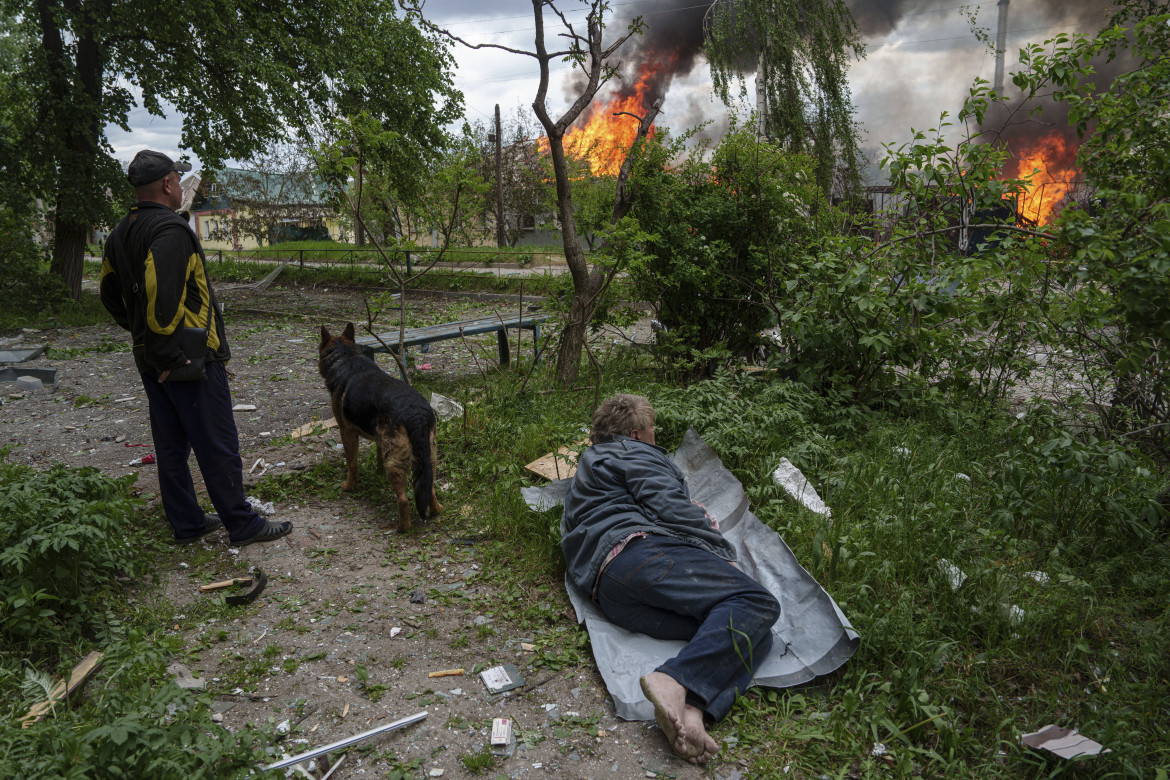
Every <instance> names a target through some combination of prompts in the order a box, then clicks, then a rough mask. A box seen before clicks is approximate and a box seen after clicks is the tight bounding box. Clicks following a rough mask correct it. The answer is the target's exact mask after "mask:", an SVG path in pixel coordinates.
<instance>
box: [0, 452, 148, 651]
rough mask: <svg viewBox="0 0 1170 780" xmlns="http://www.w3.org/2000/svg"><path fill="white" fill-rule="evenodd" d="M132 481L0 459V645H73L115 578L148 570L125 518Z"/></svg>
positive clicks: (95, 624) (95, 620)
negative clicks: (35, 466) (37, 466)
mask: <svg viewBox="0 0 1170 780" xmlns="http://www.w3.org/2000/svg"><path fill="white" fill-rule="evenodd" d="M134 479H135V477H134V476H133V475H127V476H124V477H119V478H116V479H111V478H109V477H106V476H103V475H102V474H101V473H100V472H98V471H97V469H93V468H83V469H80V470H74V469H71V468H69V467H68V466H65V465H63V464H55V465H53V466H52V467H50V468H49V469H47V470H45V471H38V470H36V469H34V468H32V467H30V466H25V465H20V464H15V463H12V462H11V461H8V460H3V461H0V641H2V642H3V643H4V645H5V646H7V647H24V648H26V649H27V650H31V651H33V652H34V653H36V652H41V651H45V650H52V649H53V648H56V647H60V646H64V645H69V644H74V643H76V642H78V641H80V640H81V639H82V638H83V637H85V636H89V635H92V634H93V633H94V631H95V630H96V629H98V628H100V627H101V626H102V622H103V620H104V615H105V614H106V610H105V608H104V607H103V606H102V602H103V600H104V599H105V598H106V597H108V596H109V595H110V593H111V592H112V590H113V589H114V588H115V587H116V582H115V580H116V578H117V577H119V576H122V575H128V576H132V577H133V576H139V575H142V574H144V573H146V571H147V570H148V567H149V559H148V558H147V557H146V556H143V555H142V550H143V548H144V547H146V546H147V544H148V542H147V539H146V537H145V535H144V534H143V532H142V531H140V530H139V529H137V528H135V527H134V526H133V525H132V523H131V518H132V516H133V515H134V514H135V512H136V510H137V508H138V507H139V506H141V505H142V503H143V502H142V501H141V500H140V499H136V498H134V497H132V496H131V494H130V488H131V485H132V484H133V482H134Z"/></svg>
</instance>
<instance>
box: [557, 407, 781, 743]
mask: <svg viewBox="0 0 1170 780" xmlns="http://www.w3.org/2000/svg"><path fill="white" fill-rule="evenodd" d="M590 443H591V446H590V447H589V448H588V449H586V450H585V452H584V454H583V455H582V456H581V460H580V462H579V463H578V464H577V473H576V475H575V476H574V478H573V483H572V485H571V487H570V488H569V492H568V495H567V496H566V497H565V504H564V514H563V515H562V518H561V552H562V553H563V554H564V556H565V565H566V567H567V570H568V575H569V580H570V581H571V582H572V583H573V584H574V585H575V586H576V587H578V588H580V589H581V591H582V592H583V593H589V594H591V596H592V598H593V600H594V601H595V602H596V603H597V605H598V606H599V607H600V608H601V611H602V612H603V613H604V614H605V616H606V618H608V619H609V620H610V621H611V622H613V623H614V624H616V625H619V626H621V627H623V628H626V629H629V630H631V631H637V632H640V633H643V634H648V635H650V636H652V637H655V638H657V639H682V640H687V645H686V646H685V647H684V648H683V649H682V650H681V651H680V652H679V654H678V655H676V656H675V657H674V658H672V659H670V660H669V661H667V662H666V663H664V664H662V665H661V666H659V667H658V668H657V669H654V670H652V671H650V672H649V673H647V674H646V675H645V676H644V677H642V678H641V686H642V692H643V693H644V694H645V695H646V698H647V699H649V701H650V702H651V703H652V704H653V705H654V717H655V720H656V721H657V722H658V725H659V726H660V727H661V728H662V730H663V732H664V733H665V734H666V736H667V739H668V740H669V741H670V745H671V748H672V749H673V750H674V751H675V752H676V753H678V754H679V755H680V756H682V757H684V758H686V759H687V760H688V761H690V762H691V763H693V764H706V763H707V761H709V760H710V759H711V757H712V756H713V755H715V753H716V752H717V751H718V750H719V743H717V742H716V741H715V740H714V739H713V738H712V737H711V736H710V735H709V734H708V733H707V725H708V723H713V722H715V721H718V720H719V719H721V718H723V717H724V716H725V715H726V714H727V713H728V712H729V711H730V710H731V707H732V705H733V704H734V703H735V698H736V696H737V695H738V694H740V693H742V692H744V691H745V690H747V687H748V685H749V684H750V683H751V680H752V677H753V675H754V673H755V670H756V668H758V667H759V665H760V664H761V663H762V662H763V660H764V658H765V657H766V656H767V655H768V652H769V650H771V647H772V631H771V629H772V624H773V623H775V622H776V620H777V619H778V618H779V616H780V604H779V603H778V602H777V601H776V599H775V598H774V597H773V596H772V594H771V593H769V592H768V591H767V590H766V589H765V588H764V587H763V586H762V585H760V584H759V583H757V582H756V581H755V580H753V579H752V578H751V577H749V576H748V575H747V574H744V573H743V572H742V571H740V570H739V568H738V567H737V566H736V556H735V550H734V548H733V547H732V546H731V544H730V543H729V542H728V541H727V540H726V539H724V538H723V535H722V534H721V533H720V532H719V529H718V527H717V525H716V523H715V521H714V519H713V518H712V517H711V516H710V515H709V514H707V512H706V510H704V509H703V507H702V506H700V505H699V504H698V503H697V502H694V501H692V500H691V497H690V492H689V491H688V489H687V485H686V481H685V480H684V478H683V474H682V472H681V471H680V470H679V468H678V466H676V465H675V464H674V462H673V461H672V460H671V459H670V457H669V456H668V455H667V454H666V451H665V450H663V449H662V448H661V447H659V446H657V445H656V444H655V442H654V409H653V407H652V406H651V405H650V402H649V401H647V400H646V399H645V398H643V397H641V396H637V395H625V394H621V395H615V396H613V397H612V398H609V399H607V400H606V401H605V402H604V403H602V404H601V406H600V407H598V409H597V411H596V412H595V413H594V415H593V422H592V431H591V434H590Z"/></svg>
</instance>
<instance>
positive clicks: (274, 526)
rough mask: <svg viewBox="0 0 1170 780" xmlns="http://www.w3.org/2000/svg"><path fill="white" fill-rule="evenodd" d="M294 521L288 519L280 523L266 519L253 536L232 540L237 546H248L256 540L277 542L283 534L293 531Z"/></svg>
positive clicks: (286, 534)
mask: <svg viewBox="0 0 1170 780" xmlns="http://www.w3.org/2000/svg"><path fill="white" fill-rule="evenodd" d="M292 528H293V527H292V523H290V522H289V521H288V520H284V521H281V522H279V523H277V522H273V521H272V520H265V521H264V525H263V527H261V528H260V530H259V531H257V532H256V533H255V534H254V535H253V536H250V537H248V538H247V539H241V540H240V541H238V542H232V544H233V545H235V546H236V547H247V546H248V545H249V544H253V543H255V542H275V541H276V540H277V539H279V538H280V537H282V536H288V535H289V534H290V533H292Z"/></svg>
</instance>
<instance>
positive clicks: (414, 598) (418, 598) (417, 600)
mask: <svg viewBox="0 0 1170 780" xmlns="http://www.w3.org/2000/svg"><path fill="white" fill-rule="evenodd" d="M426 600H427V597H426V596H424V595H423V592H422V591H421V590H419V589H418V588H415V589H414V590H412V591H411V592H410V603H411V604H422V603H424V602H425V601H426Z"/></svg>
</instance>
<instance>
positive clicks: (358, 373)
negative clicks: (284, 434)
mask: <svg viewBox="0 0 1170 780" xmlns="http://www.w3.org/2000/svg"><path fill="white" fill-rule="evenodd" d="M317 368H318V369H319V370H320V372H321V376H322V377H324V379H325V387H327V388H328V389H329V395H330V397H331V399H332V402H333V418H334V419H335V420H337V429H338V431H339V432H340V433H341V444H342V446H343V447H344V448H345V465H346V470H347V471H346V479H345V481H344V482H342V483H341V489H342V490H353V489H354V488H356V487H357V473H358V444H359V437H365V438H367V439H370V440H371V441H373V442H374V443H375V444H376V445H377V447H378V462H379V463H381V464H382V468H384V469H385V470H386V477H387V478H388V479H389V480H390V485H391V486H392V487H393V488H394V493H395V494H396V495H397V496H398V531H399V533H402V532H404V531H409V530H410V504H409V503H407V501H406V470H407V467H410V469H411V472H412V476H413V479H412V480H411V484H412V485H413V487H414V505H415V507H416V508H417V509H418V514H419V517H426V516H427V512H428V510H429V511H430V513H431V514H438V513H439V512H442V511H443V506H442V504H440V503H439V499H438V498H437V497H436V496H435V464H436V463H437V462H438V459H439V452H438V448H437V447H436V445H435V410H434V409H432V408H431V405H430V404H429V403H427V400H426V399H425V398H423V397H422V394H421V393H419V392H418V391H417V390H415V389H414V388H413V387H411V386H410V385H408V384H406V383H405V382H403V381H401V380H398V379H395V378H394V377H392V376H390V375H389V374H387V373H386V372H385V371H383V370H382V369H381V368H379V367H378V364H377V363H375V362H374V358H373V353H372V352H370V351H369V350H368V349H366V348H364V347H361V346H358V345H357V344H356V343H354V330H353V323H352V322H351V323H348V324H347V325H346V326H345V331H344V332H343V333H342V334H341V335H340V336H332V335H330V333H329V331H328V330H327V329H326V328H325V327H324V326H322V327H321V347H320V357H319V358H318V360H317Z"/></svg>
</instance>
